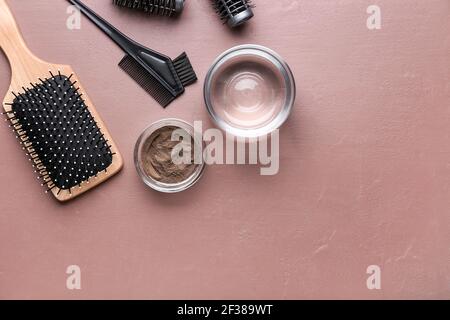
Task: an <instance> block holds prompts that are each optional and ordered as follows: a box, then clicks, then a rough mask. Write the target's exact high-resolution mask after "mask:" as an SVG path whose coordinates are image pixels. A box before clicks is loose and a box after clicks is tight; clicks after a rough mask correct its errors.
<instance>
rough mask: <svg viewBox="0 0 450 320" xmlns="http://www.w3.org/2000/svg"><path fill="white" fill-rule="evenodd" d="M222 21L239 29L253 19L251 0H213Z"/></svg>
mask: <svg viewBox="0 0 450 320" xmlns="http://www.w3.org/2000/svg"><path fill="white" fill-rule="evenodd" d="M212 1H213V5H214V8H215V9H216V11H217V13H218V14H219V16H220V19H222V20H223V21H224V23H227V24H228V25H229V26H230V27H232V28H234V27H237V26H239V25H241V24H243V23H244V22H246V21H248V20H250V19H251V18H253V11H252V8H253V7H254V6H253V5H252V4H251V0H212Z"/></svg>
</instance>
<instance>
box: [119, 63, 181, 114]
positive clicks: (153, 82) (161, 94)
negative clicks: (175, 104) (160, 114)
mask: <svg viewBox="0 0 450 320" xmlns="http://www.w3.org/2000/svg"><path fill="white" fill-rule="evenodd" d="M119 67H120V68H121V69H122V70H123V71H125V72H126V73H127V74H128V75H129V76H130V77H131V78H132V79H133V80H134V81H136V82H137V83H138V84H139V85H140V86H141V87H142V88H143V89H144V90H145V91H147V92H148V93H149V94H150V95H151V96H152V97H153V98H154V99H155V100H156V101H157V102H158V103H159V104H160V105H161V106H162V107H163V108H165V107H167V106H168V105H169V104H170V103H171V102H172V101H173V100H175V98H176V97H174V96H173V95H172V93H171V92H170V91H169V90H167V89H166V88H165V87H164V85H162V84H161V83H160V82H159V81H158V80H157V79H155V78H154V77H153V76H152V75H151V74H150V73H149V72H148V71H147V70H146V69H145V68H144V67H142V66H141V65H140V64H139V62H137V61H136V60H134V59H133V58H132V57H130V56H129V55H126V56H125V57H124V58H123V59H122V61H120V63H119Z"/></svg>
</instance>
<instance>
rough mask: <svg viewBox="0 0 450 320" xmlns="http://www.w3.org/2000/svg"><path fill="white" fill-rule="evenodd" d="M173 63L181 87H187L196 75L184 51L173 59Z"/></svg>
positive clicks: (194, 80)
mask: <svg viewBox="0 0 450 320" xmlns="http://www.w3.org/2000/svg"><path fill="white" fill-rule="evenodd" d="M173 65H174V67H175V71H176V72H177V74H178V77H179V78H180V81H181V83H182V84H183V87H187V86H189V85H191V84H193V83H194V82H196V81H197V75H196V74H195V71H194V68H192V65H191V62H190V61H189V58H188V56H187V54H186V52H183V53H182V54H180V55H179V56H178V57H177V58H176V59H175V60H173Z"/></svg>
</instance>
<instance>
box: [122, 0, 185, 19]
mask: <svg viewBox="0 0 450 320" xmlns="http://www.w3.org/2000/svg"><path fill="white" fill-rule="evenodd" d="M113 3H114V4H115V5H117V6H121V7H127V8H131V9H136V10H140V11H144V12H147V13H151V14H155V15H160V16H169V17H170V16H173V15H175V14H176V13H177V12H176V7H175V0H113Z"/></svg>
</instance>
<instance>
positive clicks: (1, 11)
mask: <svg viewBox="0 0 450 320" xmlns="http://www.w3.org/2000/svg"><path fill="white" fill-rule="evenodd" d="M0 47H1V48H2V49H3V51H4V52H5V54H6V56H7V57H8V60H9V62H10V64H11V68H12V70H13V74H14V73H15V72H17V71H21V70H22V69H23V68H24V67H25V65H28V64H29V63H30V62H33V61H36V60H39V59H37V58H36V57H35V56H34V55H33V54H32V53H31V52H30V50H29V49H28V48H27V46H26V44H25V41H24V40H23V38H22V35H21V33H20V31H19V28H18V27H17V23H16V20H15V19H14V17H13V15H12V13H11V11H10V10H9V7H8V5H7V3H6V1H5V0H0Z"/></svg>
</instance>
